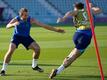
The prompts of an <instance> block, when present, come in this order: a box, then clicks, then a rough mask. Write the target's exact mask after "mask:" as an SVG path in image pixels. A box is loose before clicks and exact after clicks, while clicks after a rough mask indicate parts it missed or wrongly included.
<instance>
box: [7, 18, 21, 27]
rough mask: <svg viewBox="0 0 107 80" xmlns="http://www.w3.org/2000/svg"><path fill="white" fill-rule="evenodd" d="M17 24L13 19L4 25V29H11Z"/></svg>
mask: <svg viewBox="0 0 107 80" xmlns="http://www.w3.org/2000/svg"><path fill="white" fill-rule="evenodd" d="M18 24H19V22H18V21H17V19H15V18H13V19H12V20H11V21H10V22H9V23H8V24H7V25H6V28H7V29H9V28H12V27H14V26H16V25H18Z"/></svg>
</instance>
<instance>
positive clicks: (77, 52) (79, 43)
mask: <svg viewBox="0 0 107 80" xmlns="http://www.w3.org/2000/svg"><path fill="white" fill-rule="evenodd" d="M73 40H74V43H75V45H76V47H75V48H74V49H73V50H72V51H71V53H70V54H69V55H68V56H67V58H65V60H64V61H63V64H62V65H61V66H60V67H59V68H57V69H53V70H52V72H51V74H50V76H49V78H51V79H52V78H53V77H54V76H56V75H57V74H60V73H61V72H62V71H63V70H64V69H65V68H67V67H68V66H69V65H71V64H72V63H73V62H74V61H75V60H76V59H77V58H78V57H79V56H81V54H82V53H83V52H84V50H85V48H86V47H87V46H88V45H89V44H90V42H91V37H89V36H87V35H84V34H81V33H80V34H79V33H75V35H74V38H73Z"/></svg>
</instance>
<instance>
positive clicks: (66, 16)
mask: <svg viewBox="0 0 107 80" xmlns="http://www.w3.org/2000/svg"><path fill="white" fill-rule="evenodd" d="M75 15H76V11H73V12H71V11H69V12H67V13H66V14H65V15H64V17H62V18H58V19H57V23H59V22H64V21H65V20H66V19H67V18H68V17H70V16H75Z"/></svg>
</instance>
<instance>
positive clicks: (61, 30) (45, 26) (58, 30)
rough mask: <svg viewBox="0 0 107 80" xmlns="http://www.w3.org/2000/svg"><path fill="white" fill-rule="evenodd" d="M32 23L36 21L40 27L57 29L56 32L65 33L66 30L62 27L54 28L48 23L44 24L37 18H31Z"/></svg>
mask: <svg viewBox="0 0 107 80" xmlns="http://www.w3.org/2000/svg"><path fill="white" fill-rule="evenodd" d="M31 23H34V24H36V25H38V26H40V27H43V28H45V29H47V30H51V31H55V32H59V33H64V32H65V31H64V30H63V29H60V28H54V27H52V26H49V25H46V24H43V23H41V22H39V21H37V20H35V19H31Z"/></svg>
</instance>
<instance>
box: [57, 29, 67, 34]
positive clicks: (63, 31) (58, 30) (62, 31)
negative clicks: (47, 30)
mask: <svg viewBox="0 0 107 80" xmlns="http://www.w3.org/2000/svg"><path fill="white" fill-rule="evenodd" d="M56 32H59V33H65V30H64V29H61V28H58V29H57V31H56Z"/></svg>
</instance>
